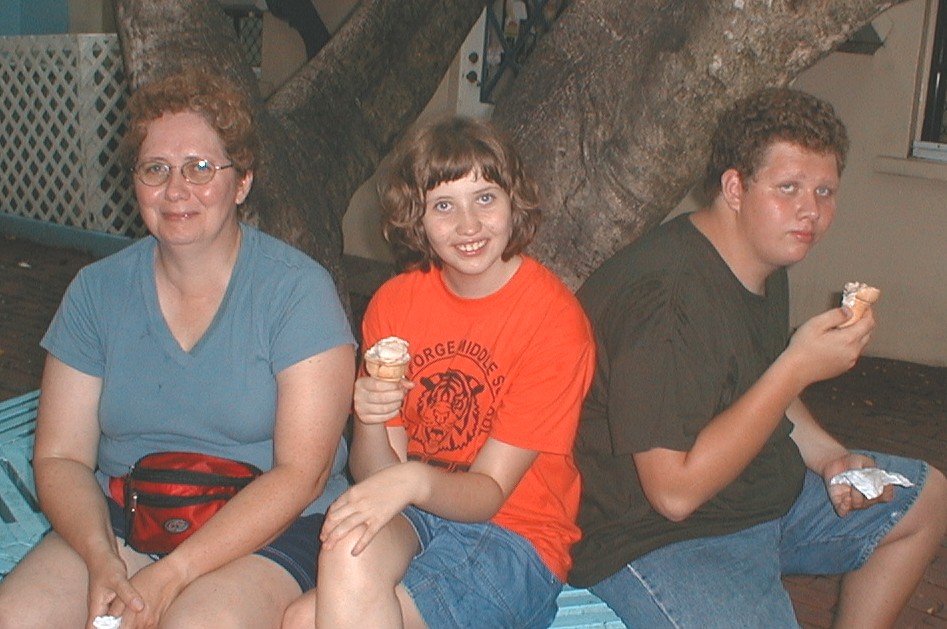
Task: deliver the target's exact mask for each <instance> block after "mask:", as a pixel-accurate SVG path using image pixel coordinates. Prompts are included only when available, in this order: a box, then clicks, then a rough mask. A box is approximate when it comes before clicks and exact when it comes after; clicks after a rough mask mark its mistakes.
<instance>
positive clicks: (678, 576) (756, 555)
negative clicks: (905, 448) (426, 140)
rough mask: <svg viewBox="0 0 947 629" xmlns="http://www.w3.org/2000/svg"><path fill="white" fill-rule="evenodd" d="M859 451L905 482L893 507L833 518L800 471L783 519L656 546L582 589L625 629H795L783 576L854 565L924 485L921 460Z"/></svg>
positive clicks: (820, 492)
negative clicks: (798, 484)
mask: <svg viewBox="0 0 947 629" xmlns="http://www.w3.org/2000/svg"><path fill="white" fill-rule="evenodd" d="M865 454H867V455H868V456H870V457H872V458H873V459H874V460H875V463H876V464H877V466H878V467H880V468H882V469H885V470H888V471H890V472H898V473H900V474H903V475H904V476H906V477H907V478H908V479H909V480H911V481H912V482H913V483H914V487H900V486H896V487H895V491H894V500H893V501H892V502H888V503H882V504H877V505H874V506H872V507H870V508H868V509H863V510H859V511H855V512H852V513H850V514H849V515H847V516H845V517H844V518H840V517H838V516H837V515H836V514H835V511H834V509H833V508H832V504H831V502H830V501H829V499H828V494H827V492H826V488H825V482H824V481H823V480H822V478H821V477H819V476H818V475H817V474H815V473H813V472H811V471H807V473H806V479H805V483H804V485H803V489H802V492H801V493H800V495H799V497H798V498H797V499H796V502H795V503H794V504H793V506H792V507H791V508H790V510H789V512H788V513H787V514H786V515H784V516H783V517H781V518H777V519H776V520H772V521H770V522H765V523H763V524H759V525H756V526H753V527H751V528H749V529H746V530H743V531H739V532H737V533H732V534H729V535H723V536H719V537H706V538H700V539H694V540H688V541H684V542H677V543H674V544H670V545H668V546H665V547H663V548H659V549H657V550H655V551H652V552H650V553H648V554H647V555H644V556H642V557H639V558H638V559H635V560H634V561H632V562H631V563H630V564H628V565H627V566H625V567H624V568H622V569H621V570H619V571H618V572H616V573H615V574H613V575H611V576H610V577H608V578H606V579H604V580H602V581H601V582H599V583H597V584H595V585H594V586H592V587H591V588H590V589H591V591H592V592H594V593H595V594H596V595H598V596H599V597H600V598H601V599H602V600H604V601H605V602H606V603H607V604H608V606H609V607H611V608H612V609H613V610H614V611H615V613H616V614H617V615H618V616H619V617H620V618H621V619H622V621H623V622H624V623H625V624H626V625H627V626H629V627H648V628H649V629H663V628H664V627H678V628H680V627H684V628H687V627H700V628H701V629H731V628H733V627H741V629H753V628H756V627H759V628H764V627H765V628H772V627H779V628H784V627H798V626H799V623H798V621H797V620H796V616H795V613H794V611H793V606H792V601H791V599H790V598H789V594H788V593H787V592H786V590H785V588H784V587H783V585H782V580H781V579H782V577H783V576H785V575H792V574H813V575H816V574H821V575H828V574H842V573H845V572H851V571H853V570H856V569H858V568H860V567H861V566H862V565H864V564H865V562H866V561H867V560H868V558H869V557H870V556H871V554H872V552H874V550H875V548H877V546H878V543H879V542H880V541H881V540H882V538H883V537H884V536H885V535H887V534H888V532H890V531H891V529H893V528H894V527H895V525H896V524H897V523H898V522H899V521H900V520H901V518H902V517H903V516H904V514H905V513H907V511H908V510H909V509H910V508H911V506H912V505H913V504H914V502H915V500H917V497H918V494H919V493H920V491H921V489H922V488H923V486H924V483H925V482H926V481H927V474H928V467H927V464H926V463H924V462H923V461H918V460H914V459H906V458H902V457H897V456H891V455H886V454H878V453H874V452H865Z"/></svg>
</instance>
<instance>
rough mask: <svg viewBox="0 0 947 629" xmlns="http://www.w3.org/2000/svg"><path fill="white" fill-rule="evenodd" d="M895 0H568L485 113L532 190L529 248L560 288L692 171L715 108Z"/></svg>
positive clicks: (788, 69) (840, 38)
mask: <svg viewBox="0 0 947 629" xmlns="http://www.w3.org/2000/svg"><path fill="white" fill-rule="evenodd" d="M900 1H903V0H768V1H765V2H764V1H751V0H636V1H634V2H616V1H615V0H573V2H571V3H570V5H569V6H568V7H567V9H566V10H565V11H564V12H563V13H562V15H561V16H560V17H559V19H558V20H557V22H556V24H555V25H554V27H553V28H552V30H551V31H550V32H549V34H547V35H546V36H545V37H544V38H543V39H542V40H541V41H540V42H539V44H538V45H537V47H536V50H535V51H534V52H533V54H532V56H531V57H530V58H529V59H528V60H527V63H526V65H525V68H524V70H523V72H522V73H521V75H520V76H519V77H517V80H516V81H515V83H514V84H513V87H512V91H511V92H509V93H507V94H504V95H502V96H501V97H500V98H499V100H498V102H497V108H496V111H495V112H494V116H493V119H494V120H495V121H496V122H498V124H501V125H502V126H505V127H506V128H508V129H509V130H510V132H511V133H512V134H513V136H514V138H516V140H517V141H518V145H519V146H520V147H521V150H522V152H523V155H524V158H525V160H526V162H527V164H528V165H529V166H530V169H531V171H532V172H533V174H534V175H535V176H536V177H537V178H538V179H539V181H540V182H541V185H542V189H543V191H544V196H545V200H546V203H545V206H544V207H545V210H546V211H545V215H544V217H545V222H544V225H543V228H542V230H541V231H540V236H539V238H538V242H536V243H535V244H534V245H532V248H531V252H532V253H533V254H534V255H536V256H537V257H539V258H540V259H542V260H543V261H544V262H545V263H546V264H548V265H549V266H550V267H551V268H552V269H553V270H554V271H556V272H557V273H558V274H559V275H560V277H562V278H563V280H564V281H565V282H566V283H567V284H568V285H569V286H571V287H572V288H577V287H578V286H579V285H580V284H581V282H582V281H583V280H584V279H585V278H586V277H587V276H588V275H589V273H591V272H592V271H593V270H594V269H595V268H596V267H597V266H598V265H599V264H600V263H601V262H602V261H603V260H604V259H605V258H607V257H608V256H610V255H611V254H612V253H613V252H614V251H615V250H617V249H618V248H620V247H621V246H622V245H624V244H627V243H628V242H631V241H632V240H634V239H635V238H637V237H638V236H640V235H641V234H642V233H643V232H645V231H646V230H648V229H649V228H651V227H653V226H654V225H656V224H657V223H659V222H660V221H661V220H662V219H663V218H664V217H665V216H667V214H668V213H669V212H670V211H671V210H673V209H674V208H675V207H676V206H677V204H678V203H679V202H680V201H681V200H682V199H683V198H684V197H685V196H686V195H687V193H688V191H689V190H690V189H691V187H692V186H693V184H694V183H695V182H696V181H697V180H698V179H699V178H700V176H701V175H702V169H703V165H704V162H705V159H706V145H707V143H708V140H709V137H710V133H711V132H712V130H713V126H714V122H715V120H716V118H717V116H718V115H719V114H720V112H721V111H722V110H723V109H725V108H726V107H728V106H729V105H730V104H731V103H732V102H733V101H734V100H736V99H738V98H740V97H742V96H744V95H746V94H748V93H750V92H752V91H754V90H756V89H758V88H760V87H763V86H775V85H786V84H788V83H789V82H790V81H791V80H792V79H793V78H794V77H796V76H797V75H798V74H799V73H800V72H802V71H803V70H805V69H806V68H808V67H809V66H811V65H813V64H814V63H815V62H816V61H818V60H819V59H821V58H822V57H824V56H825V55H827V54H828V53H829V52H831V51H832V50H833V49H834V48H836V47H837V46H838V45H840V44H842V43H843V42H845V41H846V40H847V39H848V38H849V37H851V35H852V34H853V33H854V32H855V31H857V30H858V29H859V28H861V27H862V26H864V25H865V24H867V23H868V22H869V21H870V20H871V19H872V18H874V17H875V16H877V15H878V14H879V13H881V12H882V11H884V10H885V9H888V8H889V7H891V6H893V5H895V4H899V2H900Z"/></svg>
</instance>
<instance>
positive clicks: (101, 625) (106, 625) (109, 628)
mask: <svg viewBox="0 0 947 629" xmlns="http://www.w3.org/2000/svg"><path fill="white" fill-rule="evenodd" d="M92 626H93V627H95V629H119V627H121V626H122V617H121V616H96V617H95V620H93V621H92Z"/></svg>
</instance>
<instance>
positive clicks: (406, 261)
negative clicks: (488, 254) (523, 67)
mask: <svg viewBox="0 0 947 629" xmlns="http://www.w3.org/2000/svg"><path fill="white" fill-rule="evenodd" d="M470 174H475V175H476V176H478V177H482V178H483V179H485V180H487V181H489V182H491V183H494V184H496V185H498V186H500V187H501V188H502V189H503V190H504V191H505V192H506V193H507V194H508V195H510V206H511V210H512V223H513V228H512V235H511V237H510V241H509V243H507V246H506V249H504V251H503V254H502V258H503V260H509V259H510V258H512V257H513V256H515V255H517V254H519V253H520V252H522V251H523V250H524V249H525V248H526V246H527V245H529V243H531V242H532V241H533V238H534V237H535V236H536V230H537V229H538V228H539V224H540V222H541V220H542V213H541V211H540V209H539V204H540V198H539V186H538V185H537V184H536V182H535V180H534V179H533V178H532V177H530V176H529V175H528V174H527V173H526V170H525V168H524V166H523V163H522V160H521V158H520V156H519V154H518V153H517V152H516V149H515V148H514V147H513V143H512V141H511V139H510V138H509V137H508V136H507V135H506V134H504V133H502V132H500V131H499V130H498V129H497V128H496V127H494V126H493V125H492V124H490V123H487V122H482V121H478V120H474V119H471V118H465V117H452V118H448V119H444V120H440V121H437V122H434V123H432V124H429V125H426V126H423V127H421V128H420V129H417V130H415V131H414V132H413V133H411V134H410V135H408V136H407V137H406V138H405V139H404V140H402V141H401V142H400V143H399V145H398V147H397V148H396V149H395V151H394V154H393V159H392V162H391V169H390V171H389V174H388V176H387V179H386V180H385V181H384V183H383V184H382V186H381V189H380V192H379V195H380V197H381V210H382V231H383V233H384V236H385V240H387V241H388V243H389V244H390V246H391V249H392V253H393V254H394V257H395V260H396V262H397V264H398V267H399V268H400V269H401V270H402V271H406V270H412V269H420V270H422V271H427V270H429V269H430V268H431V265H434V266H437V267H440V266H441V265H442V263H443V261H442V260H441V259H440V257H438V255H437V254H436V253H435V252H434V249H433V248H432V247H431V244H430V242H429V241H428V239H427V235H426V234H425V232H424V225H423V223H422V219H423V218H424V212H425V203H424V201H425V197H426V196H427V193H428V192H430V191H431V190H433V189H434V188H436V187H437V186H438V185H440V184H442V183H447V182H451V181H456V180H458V179H462V178H464V177H466V176H468V175H470Z"/></svg>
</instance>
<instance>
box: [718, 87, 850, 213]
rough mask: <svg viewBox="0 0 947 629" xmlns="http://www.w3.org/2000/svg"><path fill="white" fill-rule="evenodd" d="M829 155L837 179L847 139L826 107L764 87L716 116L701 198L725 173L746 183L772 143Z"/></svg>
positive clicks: (804, 95) (810, 97)
mask: <svg viewBox="0 0 947 629" xmlns="http://www.w3.org/2000/svg"><path fill="white" fill-rule="evenodd" d="M780 141H782V142H789V143H792V144H796V145H798V146H801V147H803V148H805V149H808V150H810V151H815V152H818V153H824V154H834V155H835V160H836V163H837V164H838V172H839V175H841V174H842V171H843V170H844V169H845V159H846V156H847V154H848V134H847V132H846V131H845V125H844V124H843V123H842V121H841V119H840V118H839V117H838V115H837V114H836V113H835V110H834V109H833V107H832V105H830V104H829V103H828V102H826V101H824V100H822V99H819V98H816V97H815V96H813V95H811V94H807V93H805V92H801V91H799V90H795V89H791V88H788V87H772V88H765V89H762V90H760V91H758V92H755V93H753V94H751V95H749V96H747V97H744V98H742V99H740V100H738V101H737V102H736V103H734V104H733V106H731V107H730V109H728V110H727V111H725V112H724V113H723V115H721V116H720V120H719V121H718V123H717V127H716V129H715V131H714V133H713V137H712V139H711V143H710V158H709V159H708V160H707V169H706V172H705V174H704V182H703V191H704V194H705V195H706V197H707V199H713V198H715V197H716V196H717V194H718V193H719V192H720V177H721V176H722V175H723V173H724V172H726V171H727V170H730V169H731V168H733V169H736V170H737V171H738V172H739V173H740V175H741V177H742V178H743V180H744V181H748V180H749V179H751V178H752V177H753V175H754V174H755V173H756V171H757V169H758V168H759V167H760V166H761V165H762V164H763V159H764V157H765V156H766V151H767V150H768V149H769V148H770V146H772V145H773V144H774V143H775V142H780Z"/></svg>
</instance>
